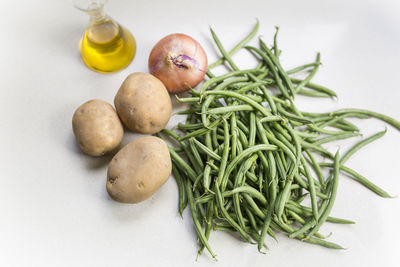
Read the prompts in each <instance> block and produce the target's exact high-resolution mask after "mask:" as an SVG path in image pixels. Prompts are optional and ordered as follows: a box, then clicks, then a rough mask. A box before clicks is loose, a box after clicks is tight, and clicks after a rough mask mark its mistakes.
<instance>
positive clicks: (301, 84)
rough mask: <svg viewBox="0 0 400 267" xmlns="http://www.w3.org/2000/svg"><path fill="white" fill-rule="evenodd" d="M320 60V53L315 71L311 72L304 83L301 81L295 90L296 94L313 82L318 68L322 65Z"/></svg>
mask: <svg viewBox="0 0 400 267" xmlns="http://www.w3.org/2000/svg"><path fill="white" fill-rule="evenodd" d="M320 58H321V55H320V53H317V60H316V63H317V64H316V65H315V67H314V69H313V70H312V71H311V72H310V74H309V75H308V76H307V78H305V79H304V80H303V81H301V82H300V83H299V84H297V85H296V87H295V88H294V92H295V93H297V92H298V91H299V90H300V89H302V88H303V86H305V85H306V84H307V83H308V82H309V81H311V79H312V78H313V77H314V75H315V73H317V71H318V67H319V65H320V64H321V61H320Z"/></svg>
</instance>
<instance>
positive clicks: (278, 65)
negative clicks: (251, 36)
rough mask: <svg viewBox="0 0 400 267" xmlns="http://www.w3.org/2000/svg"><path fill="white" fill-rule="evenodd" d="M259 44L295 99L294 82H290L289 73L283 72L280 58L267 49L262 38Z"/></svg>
mask: <svg viewBox="0 0 400 267" xmlns="http://www.w3.org/2000/svg"><path fill="white" fill-rule="evenodd" d="M259 43H260V47H261V48H262V49H263V51H264V52H265V53H266V54H267V56H268V57H269V58H270V59H271V61H272V62H273V64H274V65H275V66H276V68H277V69H278V72H279V74H280V76H281V77H282V80H283V81H284V82H285V83H286V86H287V89H288V92H289V94H290V95H291V96H292V97H294V94H295V90H294V87H293V84H292V81H291V80H290V78H289V76H288V75H287V73H286V72H285V71H284V70H283V68H282V66H281V63H280V62H279V58H278V57H277V56H275V55H274V54H273V53H272V52H271V51H270V50H269V48H268V47H267V45H266V44H265V43H264V42H263V40H262V39H261V38H259Z"/></svg>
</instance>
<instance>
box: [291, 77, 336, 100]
mask: <svg viewBox="0 0 400 267" xmlns="http://www.w3.org/2000/svg"><path fill="white" fill-rule="evenodd" d="M290 80H291V81H292V82H294V83H301V82H303V80H300V79H296V78H292V77H291V78H290ZM304 87H307V88H310V89H314V90H316V91H318V92H321V93H324V94H328V95H330V96H332V97H337V94H336V93H335V92H334V91H332V90H331V89H329V88H326V87H324V86H321V85H318V84H315V83H310V82H307V83H306V84H305V85H304Z"/></svg>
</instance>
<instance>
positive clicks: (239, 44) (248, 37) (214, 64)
mask: <svg viewBox="0 0 400 267" xmlns="http://www.w3.org/2000/svg"><path fill="white" fill-rule="evenodd" d="M259 27H260V23H259V21H258V20H257V22H256V25H255V26H254V28H253V29H252V30H251V32H250V33H249V34H248V35H247V36H246V37H245V38H244V39H243V40H242V41H240V42H239V43H238V44H237V45H236V46H234V47H233V48H232V50H231V51H229V52H228V55H229V56H232V55H233V54H235V53H236V52H237V51H238V50H239V49H240V48H242V47H244V46H245V45H246V43H248V42H249V41H250V40H251V39H253V37H254V36H255V35H256V33H257V31H258V29H259ZM223 62H224V58H220V59H218V60H217V61H216V62H214V63H212V64H210V65H208V69H212V68H214V67H217V66H219V65H221V64H222V63H223Z"/></svg>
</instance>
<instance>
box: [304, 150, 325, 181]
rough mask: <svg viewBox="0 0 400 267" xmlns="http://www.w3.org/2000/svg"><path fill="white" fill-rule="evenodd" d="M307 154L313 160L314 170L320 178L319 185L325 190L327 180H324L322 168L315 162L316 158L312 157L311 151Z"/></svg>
mask: <svg viewBox="0 0 400 267" xmlns="http://www.w3.org/2000/svg"><path fill="white" fill-rule="evenodd" d="M305 152H306V154H307V156H308V157H309V158H310V160H311V163H312V166H313V168H314V170H315V173H316V174H317V176H318V180H319V183H320V184H321V186H322V187H323V188H325V178H324V175H323V174H322V171H321V168H320V167H319V165H318V163H317V161H316V160H315V157H314V156H313V155H312V153H311V152H310V150H308V149H306V150H305Z"/></svg>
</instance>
